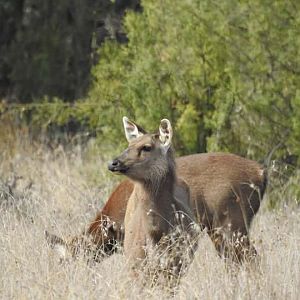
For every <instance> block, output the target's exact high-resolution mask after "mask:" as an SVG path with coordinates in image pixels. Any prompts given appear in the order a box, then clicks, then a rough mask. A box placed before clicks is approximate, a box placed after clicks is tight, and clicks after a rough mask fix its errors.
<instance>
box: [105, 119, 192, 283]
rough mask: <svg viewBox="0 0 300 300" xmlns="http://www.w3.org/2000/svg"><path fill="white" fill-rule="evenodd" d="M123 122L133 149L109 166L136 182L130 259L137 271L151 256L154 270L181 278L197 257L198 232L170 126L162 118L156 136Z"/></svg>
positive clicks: (129, 221)
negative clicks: (178, 171)
mask: <svg viewBox="0 0 300 300" xmlns="http://www.w3.org/2000/svg"><path fill="white" fill-rule="evenodd" d="M123 124H124V129H125V135H126V138H127V141H128V142H129V146H128V148H127V149H126V150H125V151H124V152H123V153H122V154H121V155H120V156H118V157H117V158H116V159H114V160H113V161H112V162H111V163H110V164H109V167H108V168H109V170H110V171H112V172H114V173H119V174H123V175H125V176H127V177H128V178H130V179H131V180H132V181H133V182H134V189H133V192H132V194H131V195H130V197H129V200H128V203H127V209H126V214H125V221H124V225H125V239H124V253H125V256H127V257H128V259H129V260H130V263H131V264H132V265H133V268H135V267H136V266H138V268H139V267H140V264H141V261H144V259H145V258H147V259H149V258H150V260H151V263H152V264H153V262H154V260H155V264H154V266H155V272H156V271H157V270H159V271H161V272H162V273H163V274H165V275H166V276H167V277H168V278H169V277H173V276H175V277H177V276H178V275H179V274H182V273H183V267H184V268H185V267H186V266H187V265H188V264H189V262H190V261H191V259H192V257H193V253H194V251H195V249H196V244H197V238H196V235H197V231H196V227H195V223H194V214H193V212H192V209H191V207H190V194H189V188H188V186H187V184H186V183H185V182H184V181H183V180H178V179H177V175H176V169H175V159H174V156H173V150H172V147H171V141H172V127H171V124H170V122H169V120H167V119H163V120H162V121H161V123H160V126H159V133H155V134H149V133H145V131H144V130H141V128H140V127H139V126H137V125H136V124H134V123H133V122H131V121H129V120H128V119H127V118H126V117H124V118H123ZM180 244H182V245H181V246H182V247H180ZM152 252H153V253H152ZM150 253H152V254H151V257H150ZM185 253H187V255H186V254H185Z"/></svg>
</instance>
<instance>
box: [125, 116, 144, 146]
mask: <svg viewBox="0 0 300 300" xmlns="http://www.w3.org/2000/svg"><path fill="white" fill-rule="evenodd" d="M123 126H124V131H125V136H126V139H127V141H128V142H131V141H132V140H134V139H136V138H138V137H139V136H141V135H143V133H141V132H140V131H139V130H138V128H137V126H136V125H135V124H134V123H133V122H131V121H129V119H128V118H127V117H123Z"/></svg>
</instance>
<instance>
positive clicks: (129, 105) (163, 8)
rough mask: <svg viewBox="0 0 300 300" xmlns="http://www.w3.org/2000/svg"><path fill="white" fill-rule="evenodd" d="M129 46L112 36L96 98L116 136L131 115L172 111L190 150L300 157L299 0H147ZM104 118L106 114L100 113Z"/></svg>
mask: <svg viewBox="0 0 300 300" xmlns="http://www.w3.org/2000/svg"><path fill="white" fill-rule="evenodd" d="M142 5H143V12H142V13H139V14H136V13H128V14H127V15H126V18H125V24H124V26H125V28H126V32H127V35H128V39H129V42H128V44H127V45H119V44H117V43H111V42H107V43H106V44H105V45H104V46H103V47H102V49H101V50H100V61H99V63H98V65H97V66H96V67H95V68H94V73H93V74H94V77H95V82H94V84H93V87H92V89H91V92H90V95H89V97H88V99H86V103H93V104H95V107H96V108H95V109H94V110H93V111H91V113H90V114H89V116H88V117H89V119H90V120H92V122H91V125H92V126H95V125H96V124H97V126H99V127H100V128H102V133H103V134H104V135H105V138H106V140H107V141H109V140H111V141H114V140H115V138H116V137H118V136H119V135H120V133H121V129H120V127H121V122H120V119H121V115H123V114H125V115H128V116H129V117H132V118H133V119H134V120H136V121H137V122H138V123H140V124H142V125H144V126H145V127H146V128H150V129H154V128H157V124H158V122H159V119H160V118H162V117H168V118H170V119H171V121H172V123H173V126H174V127H175V128H176V148H177V149H178V150H180V151H181V152H182V153H189V152H196V151H197V152H201V151H207V150H225V151H231V152H237V153H240V154H242V155H246V156H249V157H252V158H256V159H261V158H264V157H265V156H266V155H267V153H268V152H269V151H270V150H271V149H272V148H273V147H275V146H276V145H278V144H279V143H281V144H282V146H281V150H280V151H278V152H277V153H275V155H278V156H281V157H284V156H287V155H291V154H295V155H299V149H300V147H299V134H300V133H299V132H300V125H299V124H300V123H299V114H300V107H299V92H298V90H299V87H298V86H299V79H300V61H299V60H300V56H299V52H298V49H299V46H300V35H299V34H298V28H299V22H300V6H299V4H298V3H297V2H295V1H289V2H286V1H267V0H264V1H258V0H256V1H242V2H240V1H237V0H230V1H221V2H218V1H208V0H207V1H205V0H204V1H203V0H201V1H200V0H194V1H179V0H172V1H171V0H166V1H159V2H158V1H154V0H149V1H143V2H142ZM99 116H100V118H99Z"/></svg>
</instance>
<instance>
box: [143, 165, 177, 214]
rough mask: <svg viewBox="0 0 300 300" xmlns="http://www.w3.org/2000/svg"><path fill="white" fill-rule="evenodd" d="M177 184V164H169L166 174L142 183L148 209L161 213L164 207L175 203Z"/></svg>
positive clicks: (163, 173)
mask: <svg viewBox="0 0 300 300" xmlns="http://www.w3.org/2000/svg"><path fill="white" fill-rule="evenodd" d="M175 183H176V173H175V164H172V165H170V164H168V168H167V169H166V170H165V172H162V173H160V174H156V176H152V177H151V178H150V179H149V180H145V181H144V182H142V183H141V188H142V190H143V193H144V197H142V198H143V200H144V202H145V203H144V204H145V205H146V208H149V209H152V210H159V211H161V208H162V207H166V206H170V205H171V204H172V203H173V195H174V188H175Z"/></svg>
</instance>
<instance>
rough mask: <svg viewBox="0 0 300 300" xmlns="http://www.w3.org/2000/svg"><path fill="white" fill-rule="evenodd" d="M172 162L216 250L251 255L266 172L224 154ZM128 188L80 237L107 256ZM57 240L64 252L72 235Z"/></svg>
mask: <svg viewBox="0 0 300 300" xmlns="http://www.w3.org/2000/svg"><path fill="white" fill-rule="evenodd" d="M176 165H177V174H178V176H179V177H180V178H182V179H184V181H185V182H186V183H187V184H188V186H189V188H190V193H191V207H192V208H193V212H194V214H195V216H196V221H197V222H198V224H200V225H201V226H202V227H203V228H207V231H208V234H209V235H210V237H211V238H212V241H213V242H214V244H215V246H216V249H217V251H218V252H219V254H220V255H221V256H225V257H228V256H230V257H232V258H233V259H234V260H236V261H240V260H242V259H243V258H244V257H245V256H246V257H249V258H251V257H252V255H253V254H255V249H254V247H253V246H251V245H250V244H249V239H248V234H249V228H250V225H251V221H252V219H253V217H254V215H255V214H256V213H257V211H258V209H259V206H260V202H261V200H262V198H263V195H264V192H265V188H266V184H267V172H266V170H264V169H263V167H262V166H261V165H259V164H258V163H256V162H255V161H252V160H248V159H245V158H242V157H240V156H237V155H234V154H228V153H205V154H193V155H189V156H183V157H179V158H177V159H176ZM133 186H134V185H133V183H132V182H131V181H130V180H124V181H122V182H121V183H120V184H119V185H118V186H117V188H116V189H115V190H114V192H113V193H112V195H111V196H110V197H109V199H108V200H107V202H106V204H105V206H104V207H103V209H102V210H101V211H100V212H98V214H97V216H96V218H95V220H94V221H93V222H92V223H91V224H90V225H89V228H88V230H86V231H85V232H84V234H83V235H82V236H84V237H86V238H88V239H89V240H91V241H92V242H93V243H95V247H94V248H96V249H98V250H101V251H99V253H100V254H101V255H102V254H106V255H110V254H112V253H113V252H114V251H115V250H116V249H118V248H119V247H115V245H122V243H123V238H124V232H123V224H124V217H125V211H126V206H127V202H128V199H129V197H130V195H131V193H132V191H133ZM47 240H48V243H49V244H50V245H52V246H53V245H55V243H56V242H57V241H59V240H61V239H59V238H57V237H56V236H54V235H48V238H47ZM74 241H75V243H74ZM60 244H62V240H61V243H60ZM63 244H64V245H68V247H67V250H68V249H74V244H75V245H76V247H78V238H74V239H72V240H71V241H68V242H65V241H64V243H63ZM82 248H84V247H82ZM64 252H66V251H64ZM71 252H72V253H73V252H74V250H72V251H71ZM75 252H76V251H75Z"/></svg>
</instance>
